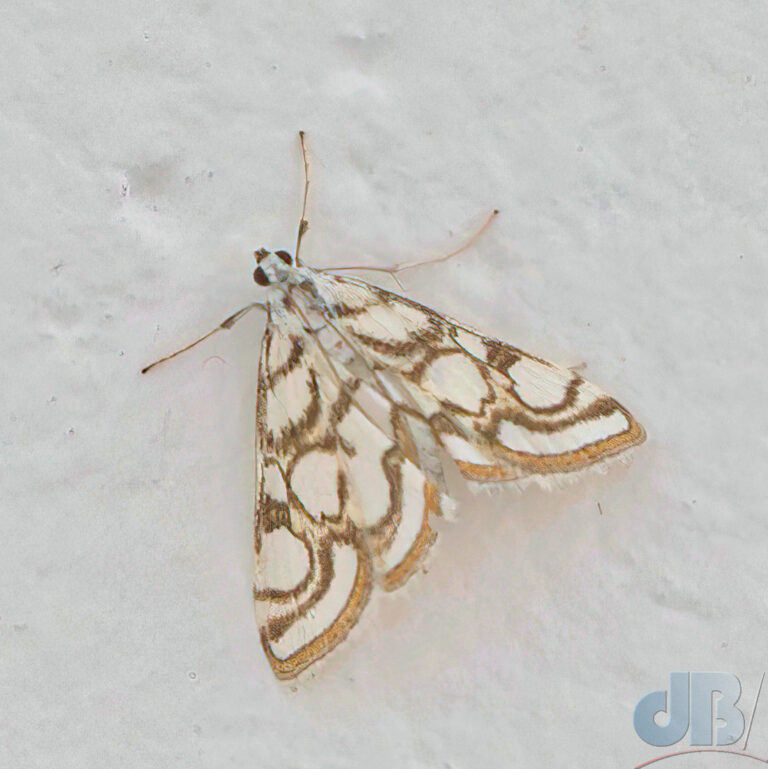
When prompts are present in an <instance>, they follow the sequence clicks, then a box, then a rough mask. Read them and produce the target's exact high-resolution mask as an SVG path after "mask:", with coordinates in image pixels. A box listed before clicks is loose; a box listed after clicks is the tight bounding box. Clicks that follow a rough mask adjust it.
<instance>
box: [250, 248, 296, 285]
mask: <svg viewBox="0 0 768 769" xmlns="http://www.w3.org/2000/svg"><path fill="white" fill-rule="evenodd" d="M253 255H254V257H255V258H256V264H257V267H256V269H255V270H254V271H253V279H254V280H255V281H256V283H258V284H259V285H260V286H268V285H269V284H270V283H283V282H284V281H286V280H287V279H288V276H289V275H290V270H288V269H286V266H287V267H293V257H292V256H291V255H290V254H289V253H288V252H287V251H275V252H274V253H272V252H271V251H267V249H266V248H260V249H259V250H258V251H254V252H253Z"/></svg>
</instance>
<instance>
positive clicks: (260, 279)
mask: <svg viewBox="0 0 768 769" xmlns="http://www.w3.org/2000/svg"><path fill="white" fill-rule="evenodd" d="M253 279H254V280H255V281H256V282H257V283H258V284H259V285H260V286H268V285H269V278H268V277H267V273H266V272H264V270H263V269H262V268H261V267H257V268H256V269H255V270H254V271H253Z"/></svg>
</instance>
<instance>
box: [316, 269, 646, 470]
mask: <svg viewBox="0 0 768 769" xmlns="http://www.w3.org/2000/svg"><path fill="white" fill-rule="evenodd" d="M320 290H321V292H322V293H323V299H324V300H325V302H326V303H327V305H328V306H329V308H330V313H331V314H332V316H333V319H334V323H336V324H338V326H339V327H340V329H341V330H342V331H343V333H344V334H345V336H346V337H348V339H349V340H350V341H351V342H352V343H353V344H354V345H355V347H356V348H357V349H358V350H359V351H360V352H361V354H362V355H363V356H364V357H365V358H366V359H367V360H368V361H369V362H370V365H371V366H372V367H374V368H375V369H377V370H378V371H379V372H380V377H381V379H382V380H384V381H386V382H388V383H389V388H388V389H389V391H390V393H391V394H392V397H393V399H395V400H398V402H400V403H401V404H402V405H403V408H406V409H407V408H412V409H413V411H414V413H416V414H419V415H420V416H421V417H423V418H424V419H426V420H427V422H428V423H429V425H430V427H431V429H432V432H433V434H434V435H435V437H436V438H437V439H438V440H439V441H440V443H441V444H442V445H443V446H444V448H445V449H446V451H447V452H448V453H449V455H450V456H451V457H452V458H453V459H454V460H455V462H456V464H457V466H458V467H459V469H460V470H461V472H462V473H463V474H464V476H465V477H466V478H468V479H470V480H473V481H480V482H483V481H502V480H519V479H523V478H530V477H533V478H537V477H538V478H543V477H545V476H552V475H554V474H561V473H569V472H573V471H578V470H582V469H584V468H586V467H588V466H590V465H593V464H595V463H598V462H600V461H601V460H604V459H606V458H608V457H610V456H613V455H615V454H618V453H620V452H622V451H625V450H626V449H629V448H630V447H632V446H635V445H637V444H639V443H642V441H643V440H644V439H645V432H644V430H643V428H642V426H641V425H640V424H639V423H638V422H637V421H636V420H635V419H634V418H633V417H632V415H631V414H630V413H629V412H628V411H627V410H626V409H625V408H624V407H623V406H621V405H620V404H619V403H618V402H617V401H616V400H614V399H613V398H611V397H610V396H608V395H606V394H605V393H603V392H602V391H601V390H599V389H598V388H597V387H595V386H594V385H591V384H590V383H588V382H586V381H585V380H584V379H583V378H582V377H581V376H580V375H579V374H578V373H576V372H573V371H571V370H569V369H564V368H559V367H557V366H554V365H553V364H551V363H548V362H546V361H544V360H541V359H540V358H537V357H535V356H532V355H529V354H528V353H525V352H523V351H522V350H520V349H518V348H516V347H513V346H511V345H508V344H506V343H504V342H501V341H498V340H496V339H491V338H489V337H485V336H483V335H482V334H479V333H478V332H476V331H474V330H472V329H470V328H468V327H466V326H463V325H461V324H460V323H457V322H456V321H454V320H451V319H449V318H447V317H445V316H443V315H440V314H439V313H437V312H435V311H433V310H430V309H429V308H427V307H424V306H423V305H420V304H418V303H417V302H414V301H412V300H409V299H406V298H404V297H401V296H398V295H397V294H393V293H391V292H389V291H385V290H384V289H380V288H378V287H374V286H370V285H368V284H367V283H364V282H363V281H359V280H354V279H349V278H339V277H327V276H322V279H321V281H320Z"/></svg>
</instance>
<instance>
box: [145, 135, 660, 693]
mask: <svg viewBox="0 0 768 769" xmlns="http://www.w3.org/2000/svg"><path fill="white" fill-rule="evenodd" d="M300 142H301V149H302V155H303V162H304V202H303V205H302V214H301V220H300V224H299V231H298V237H297V240H296V249H295V252H294V254H293V255H291V254H290V253H288V252H286V251H275V252H274V253H273V252H269V251H267V250H266V249H263V248H262V249H260V250H258V251H256V252H255V258H256V263H257V264H256V269H255V271H254V273H253V278H254V280H255V282H256V283H257V284H258V285H259V286H262V287H264V289H265V291H266V298H265V300H264V301H263V302H253V303H252V304H249V305H247V306H246V307H244V308H242V309H241V310H239V311H238V312H236V313H234V314H233V315H231V316H230V317H229V318H227V319H226V320H225V321H224V322H223V323H222V324H221V325H220V326H219V327H217V328H216V329H214V330H213V331H211V332H209V333H208V334H205V335H204V336H203V337H201V338H200V339H198V340H196V341H195V342H193V343H192V344H190V345H187V347H184V348H183V349H181V350H178V351H177V352H175V353H173V354H172V355H168V356H166V357H165V358H161V359H160V360H159V361H156V362H155V363H153V364H151V365H150V366H147V367H146V368H145V369H144V370H143V372H142V373H144V372H146V371H148V370H149V369H150V368H152V366H154V365H156V364H157V363H160V362H162V361H164V360H168V359H169V358H172V357H174V356H175V355H178V354H180V353H181V352H184V351H185V350H188V349H189V348H190V347H192V346H194V345H195V344H198V343H199V342H201V341H202V340H204V339H207V338H208V337H209V336H211V335H212V334H214V333H216V332H217V331H220V330H222V329H229V328H231V327H232V326H233V325H234V324H235V323H236V322H237V321H238V320H239V319H240V318H242V317H243V316H244V315H245V314H246V313H248V312H250V311H251V310H253V309H257V308H258V309H260V310H263V311H264V312H265V313H266V327H265V329H264V336H263V339H262V342H261V355H260V359H259V375H258V392H257V406H256V504H255V517H254V543H255V555H256V557H255V573H254V587H253V597H254V600H255V605H256V613H257V618H258V623H259V633H260V637H261V644H262V646H263V648H264V652H265V654H266V656H267V659H268V660H269V663H270V665H271V666H272V670H273V671H274V673H275V675H276V676H277V677H278V678H280V679H290V678H294V677H296V676H297V675H299V674H300V673H301V672H302V671H303V670H305V669H306V668H308V667H309V666H310V665H312V664H313V663H314V662H316V661H317V660H319V659H320V658H322V657H324V656H325V655H326V654H328V652H330V651H331V650H332V649H334V648H335V647H336V646H338V645H339V644H340V643H341V642H342V641H343V640H344V639H345V638H346V637H347V635H348V634H349V632H350V630H351V629H352V628H353V627H354V625H355V624H356V623H357V622H358V620H359V619H360V616H361V614H362V613H363V610H364V609H365V606H366V603H367V602H368V600H369V598H370V596H371V591H372V590H373V588H374V586H377V587H379V588H381V589H383V590H384V591H393V590H396V589H397V588H399V587H400V586H402V585H403V584H405V582H406V581H407V580H408V579H409V578H410V577H411V576H412V575H413V574H414V573H415V572H416V571H417V570H418V569H419V567H420V565H421V564H422V562H423V561H424V558H425V556H426V555H427V552H428V551H429V549H430V547H431V545H432V544H433V543H434V541H435V534H434V533H433V531H432V530H431V528H430V518H431V517H432V516H438V515H440V514H441V508H442V507H443V506H444V504H445V501H446V484H445V477H444V469H445V467H446V463H450V462H452V463H454V464H455V466H456V467H457V468H458V470H459V471H460V473H461V474H462V475H463V476H464V477H465V478H466V479H468V480H469V481H473V482H477V483H481V484H483V483H489V482H499V481H511V482H518V483H520V482H523V481H527V480H530V479H533V480H538V481H540V482H542V483H546V482H547V481H548V480H551V479H553V478H558V477H563V476H565V475H566V474H569V473H575V472H577V471H580V470H583V469H585V468H587V467H589V466H591V465H595V464H596V463H600V462H603V461H604V460H606V459H607V458H609V457H612V456H614V455H616V454H619V453H620V452H623V451H625V450H627V449H629V448H631V447H632V446H636V445H637V444H639V443H641V442H642V441H643V440H644V438H645V432H644V431H643V428H642V427H641V426H640V424H638V422H637V421H636V420H635V419H634V418H633V417H632V415H631V414H630V413H629V411H627V409H625V408H624V407H623V406H621V405H620V404H619V403H618V402H617V401H616V400H614V399H613V398H611V397H610V396H608V395H606V394H605V393H603V392H602V391H601V390H599V389H598V388H597V387H595V386H594V385H591V384H589V383H588V382H586V381H585V380H584V379H583V378H582V377H581V376H580V374H579V373H577V372H576V371H573V370H571V369H568V368H560V367H558V366H555V365H553V364H551V363H548V362H547V361H545V360H542V359H541V358H538V357H536V356H534V355H531V354H529V353H526V352H523V351H522V350H520V349H519V348H517V347H514V346H512V345H510V344H507V343H506V342H501V341H499V340H498V339H493V338H491V337H488V336H485V335H483V334H481V333H479V332H477V331H475V330H474V329H472V328H470V327H469V326H467V325H464V324H463V323H460V322H458V321H455V320H452V319H451V318H449V317H447V316H445V315H443V314H441V313H439V312H436V311H434V310H431V309H430V308H428V307H425V306H424V305H422V304H419V303H418V302H415V301H413V300H411V299H408V298H406V297H404V296H401V295H399V294H397V293H393V292H391V291H388V290H385V289H384V288H380V287H378V286H376V285H372V284H370V283H367V282H365V281H363V280H361V279H359V278H355V277H348V276H343V275H338V274H334V273H337V272H340V271H342V270H345V269H358V270H362V269H378V270H379V271H383V272H387V273H389V274H390V275H391V276H393V277H394V278H395V279H396V280H397V275H398V273H400V272H402V271H404V270H406V269H411V268H413V267H416V266H419V265H421V264H424V263H426V262H413V263H410V264H405V265H400V266H399V267H393V268H326V269H313V268H312V267H309V266H307V265H305V264H304V263H303V262H302V261H301V260H300V258H299V250H300V246H301V240H302V236H303V235H304V233H305V232H306V230H307V228H308V224H307V220H306V207H307V193H308V189H309V164H308V160H307V153H306V148H305V142H304V134H303V132H302V133H300ZM495 213H498V212H494V214H492V215H491V217H490V218H493V216H494V215H495ZM490 218H489V220H488V221H490ZM488 221H487V222H486V225H484V227H485V226H487V224H488ZM484 227H483V229H484ZM481 231H482V230H481ZM477 234H479V233H477ZM473 240H474V238H473ZM470 242H471V241H470ZM466 245H469V243H467V244H466ZM466 245H465V246H464V247H462V248H461V249H458V251H455V252H453V253H451V254H448V255H447V256H445V257H442V259H447V258H450V257H453V256H455V255H456V254H457V253H459V251H461V250H463V248H465V247H466ZM427 261H429V260H427ZM432 261H436V260H432ZM398 284H399V281H398Z"/></svg>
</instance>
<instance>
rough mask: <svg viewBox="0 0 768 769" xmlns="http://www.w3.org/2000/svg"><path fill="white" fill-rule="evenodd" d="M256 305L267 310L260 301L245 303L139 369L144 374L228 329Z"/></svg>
mask: <svg viewBox="0 0 768 769" xmlns="http://www.w3.org/2000/svg"><path fill="white" fill-rule="evenodd" d="M256 307H258V308H259V309H260V310H264V311H265V312H269V310H268V309H267V305H265V304H264V303H262V302H251V304H247V305H245V307H241V308H240V309H239V310H238V311H237V312H233V313H232V315H230V316H229V317H228V318H226V319H225V320H223V321H222V322H221V323H219V325H218V326H216V328H214V329H213V330H212V331H209V332H208V333H207V334H203V336H201V337H200V338H199V339H196V340H195V341H194V342H192V343H191V344H188V345H187V346H186V347H182V348H181V349H180V350H176V352H172V353H171V354H170V355H166V356H165V357H164V358H160V359H159V360H156V361H155V362H154V363H150V364H149V365H148V366H144V368H143V369H142V370H141V373H142V374H146V373H147V371H149V370H150V369H151V368H154V367H155V366H157V365H158V363H163V362H165V361H167V360H170V359H171V358H175V357H176V356H177V355H181V353H183V352H186V351H187V350H191V349H192V348H193V347H194V346H195V345H198V344H200V342H203V341H205V340H206V339H208V337H209V336H213V335H214V334H215V333H217V332H218V331H223V330H225V329H230V328H232V326H234V325H235V323H237V321H239V320H240V318H242V317H243V316H245V315H247V314H248V313H249V312H250V311H251V310H253V309H254V308H256Z"/></svg>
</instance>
